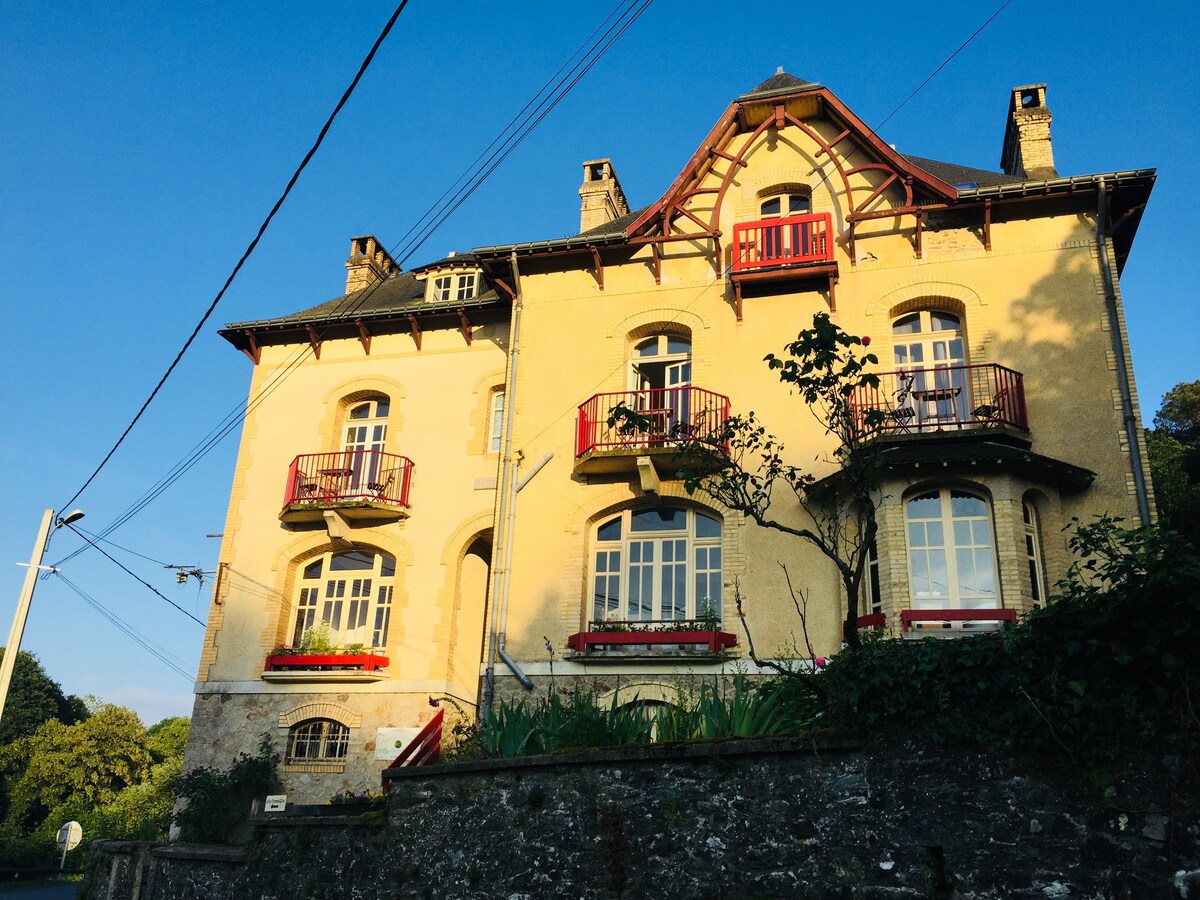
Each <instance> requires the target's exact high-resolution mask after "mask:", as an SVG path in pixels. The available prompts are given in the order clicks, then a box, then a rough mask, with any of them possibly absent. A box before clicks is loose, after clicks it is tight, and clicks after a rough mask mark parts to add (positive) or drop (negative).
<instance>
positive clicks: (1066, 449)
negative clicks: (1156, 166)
mask: <svg viewBox="0 0 1200 900" xmlns="http://www.w3.org/2000/svg"><path fill="white" fill-rule="evenodd" d="M1050 118H1051V117H1050V112H1049V110H1048V108H1047V106H1046V89H1045V86H1044V85H1029V86H1025V87H1019V88H1014V89H1013V90H1012V92H1011V94H1010V99H1009V108H1008V118H1007V130H1006V134H1005V137H1004V143H1003V147H1002V155H1001V169H1002V171H1000V172H990V171H982V170H978V169H970V168H965V167H962V166H959V165H953V164H950V163H945V162H935V161H933V160H927V159H918V158H915V157H911V156H905V155H902V154H900V153H897V152H896V151H895V150H894V149H893V148H891V147H890V146H889V145H888V144H886V143H884V142H883V141H882V140H881V139H880V138H879V137H878V136H877V135H875V134H874V133H873V132H872V131H871V130H870V129H869V128H868V127H867V126H866V125H865V124H863V122H862V121H861V120H860V119H859V118H858V117H857V116H855V114H854V113H853V112H852V111H850V110H849V109H848V108H846V107H845V106H844V105H843V104H842V103H841V101H839V100H838V98H837V97H836V96H835V95H834V94H833V93H832V92H831V91H830V90H829V89H827V88H825V87H822V86H820V85H818V84H813V83H809V82H805V81H802V80H800V79H797V78H794V77H792V76H790V75H787V74H784V73H782V72H780V73H778V74H776V75H775V76H773V77H772V78H770V79H769V80H768V81H766V82H764V83H763V84H761V85H759V86H758V87H757V88H755V89H754V90H753V91H751V92H750V93H748V94H745V95H744V96H741V97H739V98H737V99H736V100H735V101H734V102H733V103H731V104H730V105H729V107H728V109H727V110H726V111H725V113H724V114H723V115H722V116H721V118H720V120H719V121H718V122H717V123H716V124H715V125H714V126H713V129H712V131H711V132H710V133H709V134H708V135H707V136H706V137H704V139H703V140H702V142H701V143H700V145H699V148H698V149H697V150H696V152H695V154H694V155H693V156H692V157H691V159H689V160H688V161H687V162H686V165H684V166H683V168H682V171H681V172H680V174H679V176H678V178H676V179H675V181H674V182H673V183H672V184H671V185H670V186H669V187H667V189H666V191H665V192H664V193H663V195H662V196H661V198H659V199H658V200H657V201H656V202H655V203H653V204H652V205H650V206H647V207H645V208H642V209H638V210H631V208H630V206H629V203H628V202H627V200H626V198H625V195H624V192H623V191H622V189H621V185H620V182H619V181H618V178H617V174H616V171H615V169H614V167H613V164H612V162H611V161H610V160H608V159H597V160H592V161H589V162H586V163H584V166H583V182H582V186H581V188H580V195H581V198H582V204H581V207H582V210H581V222H580V233H579V234H577V235H576V236H574V237H570V238H565V239H555V240H546V241H536V242H530V243H519V244H501V245H496V246H490V247H479V248H476V249H474V250H473V251H472V252H470V253H465V254H460V255H453V256H450V257H448V258H446V259H442V260H438V261H436V262H432V263H430V264H428V265H425V266H421V267H419V268H415V269H412V270H410V271H400V269H399V267H398V266H397V265H396V263H395V262H394V261H393V260H392V258H391V257H390V256H389V254H388V253H387V251H386V250H385V249H384V247H383V246H382V245H381V243H380V242H379V241H378V240H377V239H376V238H375V237H373V236H361V237H354V238H352V239H351V249H350V257H349V260H348V261H347V262H346V269H347V280H346V293H345V296H343V297H339V298H337V299H334V300H331V301H329V302H327V303H323V304H320V305H318V306H314V307H312V308H311V309H307V310H305V311H303V312H298V313H295V314H293V315H288V316H283V317H280V318H273V319H266V320H262V321H252V322H241V323H237V324H233V325H230V326H228V327H227V328H226V329H225V330H223V331H222V332H221V333H222V335H223V336H224V337H225V338H226V339H227V340H228V341H229V342H230V343H231V344H233V346H234V347H236V348H238V349H239V350H241V351H243V352H244V353H245V354H246V356H248V357H249V358H250V359H251V360H252V362H253V375H252V379H251V387H250V397H251V401H250V404H249V411H248V413H247V415H246V418H245V425H244V428H243V432H242V438H241V446H240V450H239V454H238V461H237V468H236V471H235V474H234V480H233V487H232V492H231V497H230V503H229V513H228V520H227V522H226V524H225V529H224V543H223V545H222V549H221V557H220V574H219V579H218V583H217V586H216V589H215V591H214V597H213V602H212V607H211V610H210V613H209V620H208V630H207V634H206V637H205V643H204V649H203V655H202V659H201V664H200V671H199V677H198V681H197V686H196V704H195V712H194V718H193V726H192V732H191V738H190V742H189V746H188V757H187V764H188V766H189V767H194V766H199V765H220V766H224V765H227V764H228V763H229V761H231V760H232V759H233V758H234V757H235V756H236V754H237V753H239V752H243V751H244V752H251V753H252V752H254V751H255V750H256V749H257V748H258V746H259V744H260V742H261V741H262V739H263V736H264V735H265V736H266V737H267V739H268V740H269V742H270V744H271V746H272V747H273V748H274V749H275V751H276V752H277V753H278V754H279V755H280V757H281V760H282V770H283V777H284V781H285V785H286V789H287V791H288V794H289V797H291V798H292V799H295V800H299V801H301V802H314V801H321V800H324V799H326V798H328V797H329V796H330V795H331V794H333V793H334V792H335V791H337V790H339V789H342V788H351V789H356V790H357V789H362V788H366V787H370V786H372V785H374V784H376V783H377V781H378V778H379V773H380V771H381V770H382V769H383V768H385V767H386V766H387V765H388V763H389V761H390V760H391V759H392V758H393V757H395V755H396V753H397V749H396V748H397V746H398V744H400V745H403V744H404V743H405V742H406V741H407V740H408V739H410V738H411V737H412V735H413V734H414V733H415V732H416V730H417V729H418V728H419V727H420V726H421V725H422V724H423V723H424V722H426V721H427V720H428V719H429V717H430V715H431V714H432V713H433V710H432V709H431V707H430V704H429V698H430V697H434V698H439V697H450V698H453V699H454V700H455V701H456V702H457V703H458V704H459V705H460V706H461V707H462V708H464V709H466V710H468V711H471V710H474V709H476V708H477V707H478V705H479V704H481V703H486V702H491V701H492V699H493V698H496V697H505V696H511V695H513V694H522V693H525V692H526V691H530V690H532V691H542V690H544V688H545V686H546V682H547V680H548V679H549V678H551V677H554V678H557V679H560V680H561V679H566V680H569V681H585V682H587V683H590V684H592V685H594V686H595V687H596V688H597V690H599V691H601V692H602V693H606V692H612V691H617V692H618V694H619V696H618V700H620V701H624V700H625V699H626V698H628V699H633V698H635V697H637V698H639V699H641V700H643V701H644V700H655V701H668V702H669V701H670V699H671V690H672V687H671V682H672V679H673V678H675V679H677V678H678V677H679V676H680V675H684V674H688V673H695V674H702V675H712V674H722V673H726V674H727V673H731V672H733V671H735V670H736V669H737V668H739V667H740V668H746V667H747V666H748V665H749V662H748V658H747V655H746V653H747V647H746V640H745V635H744V632H743V630H742V627H741V624H740V623H739V622H738V620H737V617H736V615H735V611H734V609H733V605H734V590H735V585H736V590H737V592H738V594H739V596H740V597H741V598H742V600H743V603H744V609H745V616H746V623H747V624H748V626H749V627H750V628H751V629H752V633H753V637H754V641H755V645H756V649H757V651H758V653H759V655H762V656H771V657H774V658H777V659H778V658H789V659H793V660H795V661H796V663H797V664H801V665H804V664H810V663H811V659H810V658H809V657H810V655H826V654H832V653H836V652H837V651H838V649H839V647H840V642H841V639H842V623H843V618H844V616H845V610H844V602H843V601H842V591H841V585H840V582H839V580H838V576H837V573H836V571H835V570H834V568H833V566H832V565H830V564H829V563H828V561H826V560H824V559H823V558H822V557H821V556H820V555H819V554H817V553H816V552H815V551H814V550H813V549H812V548H811V547H808V546H807V545H805V544H803V543H801V542H799V541H797V540H796V539H795V538H793V537H790V536H788V535H786V534H782V533H780V532H778V531H773V530H769V529H765V528H761V527H759V526H757V525H755V524H754V523H753V522H752V521H750V520H748V519H747V518H745V517H743V516H742V515H740V514H737V513H735V512H733V511H731V510H729V509H725V508H721V507H720V506H719V505H718V504H714V503H713V502H711V501H709V500H707V499H706V498H705V496H704V495H702V494H701V493H695V494H691V495H689V494H688V493H687V492H686V491H685V490H684V489H683V484H682V482H681V481H680V480H679V478H678V476H677V473H676V471H675V468H676V467H675V465H674V464H673V463H672V457H673V445H672V440H671V437H670V435H672V434H673V433H677V428H678V427H679V426H681V425H682V426H684V427H697V426H704V427H712V426H715V425H717V424H719V423H720V422H721V421H723V420H724V418H725V417H727V416H728V415H730V414H740V413H745V412H747V411H749V410H751V409H752V410H753V411H754V412H755V414H756V415H757V417H758V418H759V419H760V420H761V421H762V422H763V423H764V424H765V425H766V426H767V427H768V428H769V429H770V430H771V431H772V432H774V433H775V434H776V435H777V436H778V437H779V438H780V439H781V440H782V441H783V442H784V444H785V445H786V447H787V453H788V454H789V456H791V457H793V458H794V460H795V461H796V462H797V463H803V464H805V465H809V466H812V467H813V468H812V471H813V472H814V474H815V475H817V476H818V477H820V476H823V475H827V474H830V471H831V468H832V463H830V462H828V461H827V460H828V459H829V454H830V450H831V449H832V448H831V446H830V444H829V440H830V439H829V437H828V436H827V434H826V433H825V431H824V429H823V428H821V427H820V426H819V425H818V423H817V422H816V420H815V419H814V418H813V417H812V416H810V415H808V414H807V412H806V410H805V409H804V407H803V404H802V402H801V401H800V400H799V399H798V398H797V397H796V396H794V395H793V394H791V393H789V391H788V389H787V387H786V386H785V385H783V384H781V383H780V382H779V380H778V377H777V374H776V373H774V372H772V371H771V370H770V369H768V367H767V366H766V365H765V364H764V363H763V358H764V356H766V355H767V354H769V353H780V352H781V351H782V348H783V346H784V345H785V344H786V343H788V342H789V341H790V340H793V339H794V338H795V336H796V334H797V332H798V331H799V330H800V329H802V328H805V327H807V326H810V325H811V324H812V321H813V316H814V314H815V313H818V312H825V313H828V314H829V315H830V316H831V317H832V319H833V321H835V322H836V323H837V324H838V325H839V326H840V327H841V328H842V329H844V330H845V331H847V332H849V333H850V334H854V335H866V336H869V337H870V338H871V339H872V343H871V350H872V351H873V352H875V353H876V355H877V356H878V357H879V360H880V365H879V373H878V374H879V377H880V385H879V388H878V389H877V390H876V391H875V392H873V394H872V396H871V397H869V398H867V399H866V400H865V401H863V402H864V403H866V404H867V405H869V406H874V407H875V408H878V409H880V410H881V411H884V412H886V419H885V421H886V426H885V427H883V428H882V429H881V430H880V433H879V434H878V435H877V437H876V438H875V444H874V446H876V447H877V448H878V451H879V454H880V458H881V459H882V460H883V468H882V472H883V476H882V477H883V483H882V485H881V489H880V492H879V501H878V507H877V510H876V522H877V524H878V537H877V540H876V542H875V547H874V550H873V552H872V553H871V555H870V558H869V561H868V568H867V577H866V580H865V587H864V594H863V598H862V611H861V615H862V620H861V622H860V625H862V626H864V627H868V628H873V629H878V630H881V631H883V633H884V634H886V635H888V636H891V637H895V638H903V637H904V636H905V635H913V634H915V633H919V634H921V635H929V634H937V635H942V636H954V635H961V634H964V633H970V631H971V630H972V629H979V628H991V627H999V626H1000V625H1002V624H1003V623H1004V622H1005V621H1007V620H1011V619H1013V618H1015V617H1017V616H1019V615H1020V614H1021V613H1023V612H1025V611H1028V610H1030V609H1031V608H1033V607H1034V606H1036V605H1038V604H1041V603H1044V602H1046V599H1047V592H1048V589H1049V586H1050V585H1052V584H1054V582H1055V581H1056V580H1058V579H1059V578H1061V577H1062V576H1063V574H1064V573H1065V571H1066V569H1067V566H1068V565H1069V563H1070V559H1069V555H1068V551H1067V547H1066V541H1065V536H1064V534H1063V526H1064V525H1065V524H1066V523H1068V522H1069V521H1070V519H1071V518H1072V517H1074V516H1079V517H1084V518H1086V517H1090V516H1091V515H1093V514H1098V513H1110V514H1113V515H1116V516H1120V517H1123V518H1125V519H1127V520H1130V521H1133V522H1141V521H1147V520H1149V519H1150V518H1151V517H1152V515H1153V512H1152V510H1153V497H1152V496H1151V495H1150V486H1149V476H1148V470H1147V466H1146V458H1145V448H1144V447H1143V445H1142V442H1141V441H1142V438H1141V429H1140V422H1141V413H1140V410H1139V408H1138V399H1137V393H1136V389H1135V385H1134V379H1133V371H1132V367H1131V363H1130V358H1129V349H1128V345H1127V343H1126V339H1125V323H1124V318H1123V313H1122V300H1121V291H1120V283H1119V275H1120V272H1121V269H1122V267H1123V265H1124V262H1125V259H1126V257H1127V255H1128V253H1129V250H1130V247H1131V245H1132V242H1133V237H1134V234H1135V232H1136V230H1137V226H1138V222H1139V219H1140V217H1141V214H1142V210H1143V209H1144V207H1145V204H1146V202H1147V200H1148V197H1149V194H1150V190H1151V188H1152V186H1153V183H1154V172H1153V170H1136V171H1121V172H1112V173H1104V174H1097V175H1082V176H1060V175H1059V174H1058V172H1057V170H1056V168H1055V164H1054V159H1053V156H1052V152H1051V142H1050ZM619 403H624V404H625V405H626V406H628V407H630V408H633V409H636V410H638V411H639V412H640V414H641V415H643V416H644V417H646V419H647V420H648V421H650V422H651V427H650V428H649V429H648V430H644V429H643V430H638V431H636V432H632V433H631V432H630V431H629V430H628V429H622V428H620V427H617V426H615V425H614V424H610V421H609V418H610V417H609V411H610V410H611V409H612V408H614V407H615V406H617V404H619ZM814 460H815V462H812V461H814ZM773 514H774V515H776V516H778V517H781V518H783V519H784V520H788V521H795V522H801V521H802V513H801V510H800V508H799V507H798V506H796V505H795V503H794V501H792V506H788V503H787V500H786V499H784V498H778V499H777V501H776V505H775V507H774V509H773ZM785 566H786V573H785V570H784V567H785ZM789 577H790V579H791V581H792V583H793V585H794V586H795V587H796V588H798V589H799V590H801V591H802V592H803V593H804V595H805V596H806V597H807V600H808V632H809V634H808V636H809V638H810V640H811V645H812V649H811V654H810V651H809V649H808V648H807V647H806V645H805V643H804V641H803V640H801V639H799V638H798V634H797V632H798V628H799V623H798V621H797V617H796V612H795V608H794V606H793V600H792V595H791V594H790V593H789V589H788V585H787V579H788V578H789ZM614 629H625V630H614ZM799 648H804V649H799ZM751 668H752V666H751Z"/></svg>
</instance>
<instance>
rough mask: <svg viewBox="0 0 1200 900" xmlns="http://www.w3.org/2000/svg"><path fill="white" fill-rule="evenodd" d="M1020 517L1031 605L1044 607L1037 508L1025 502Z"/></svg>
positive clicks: (1044, 585)
mask: <svg viewBox="0 0 1200 900" xmlns="http://www.w3.org/2000/svg"><path fill="white" fill-rule="evenodd" d="M1021 516H1022V518H1023V519H1024V522H1025V559H1026V561H1027V562H1028V563H1029V584H1030V586H1031V588H1032V590H1033V605H1034V606H1045V605H1046V596H1047V591H1046V568H1045V565H1044V563H1043V562H1042V559H1043V557H1042V534H1041V523H1040V522H1039V521H1038V514H1037V508H1036V507H1034V505H1033V504H1032V503H1030V502H1029V501H1028V500H1026V501H1025V502H1024V503H1022V504H1021Z"/></svg>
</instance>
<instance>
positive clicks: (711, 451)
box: [609, 313, 884, 648]
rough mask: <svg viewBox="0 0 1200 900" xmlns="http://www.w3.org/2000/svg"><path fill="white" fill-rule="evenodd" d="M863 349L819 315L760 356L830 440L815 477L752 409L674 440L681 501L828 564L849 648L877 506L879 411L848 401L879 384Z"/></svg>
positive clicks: (622, 419) (626, 418)
mask: <svg viewBox="0 0 1200 900" xmlns="http://www.w3.org/2000/svg"><path fill="white" fill-rule="evenodd" d="M869 343H870V339H869V338H860V337H856V336H855V335H852V334H848V333H846V332H845V331H843V330H842V329H841V328H839V327H838V326H837V325H836V324H835V323H834V322H833V320H832V319H830V318H829V316H828V315H827V314H826V313H817V314H816V315H814V316H813V322H812V327H811V328H806V329H804V330H803V331H801V332H800V333H799V335H797V337H796V340H794V341H792V342H791V343H789V344H788V345H787V346H786V347H785V348H784V351H785V353H786V355H785V356H776V355H775V354H773V353H772V354H768V355H767V356H766V357H765V358H764V362H766V364H767V366H768V367H769V368H771V369H772V370H774V371H776V373H777V374H778V376H779V380H780V381H781V382H783V383H784V384H786V385H790V386H791V387H792V388H793V389H795V391H796V393H797V394H798V396H799V398H800V400H802V401H803V403H804V406H805V408H806V409H807V410H808V411H809V412H810V413H811V414H812V415H813V416H814V417H815V418H816V420H817V422H818V423H819V424H820V425H821V427H822V428H823V429H824V431H825V433H826V434H827V435H829V436H831V437H832V438H833V450H832V452H831V454H830V456H831V458H830V459H829V460H828V462H830V463H832V464H833V465H832V469H833V471H832V473H830V474H827V475H825V476H824V477H822V478H820V479H818V478H817V476H816V475H815V474H814V473H813V472H811V471H809V470H807V469H805V468H803V467H801V466H797V465H794V464H793V463H792V462H791V461H790V458H789V456H788V454H787V453H786V448H785V446H784V444H783V442H782V441H781V440H779V438H777V437H775V436H774V435H773V434H771V433H770V432H769V431H768V430H767V428H766V426H764V425H763V424H761V423H760V422H759V420H758V418H757V417H756V416H755V414H754V412H753V411H751V412H749V413H747V414H745V415H741V416H731V417H730V418H729V419H727V420H726V421H725V422H723V423H722V424H721V426H720V427H719V428H717V429H716V430H715V431H711V432H706V433H696V432H695V431H694V430H693V429H692V428H691V427H690V425H689V424H688V423H683V424H682V425H681V426H679V427H677V428H676V429H675V432H674V434H673V437H674V439H675V441H676V444H677V447H678V450H679V453H680V456H681V460H682V462H681V465H680V469H681V472H680V474H681V475H682V477H683V479H684V486H685V488H686V489H687V491H688V493H696V492H697V491H698V492H700V493H703V494H706V495H708V496H709V497H711V498H712V499H714V500H716V501H717V502H719V503H721V504H724V505H725V506H726V507H727V508H729V509H733V510H736V511H738V512H740V513H742V514H744V515H746V516H748V517H749V518H750V519H752V520H753V521H754V522H755V523H757V524H758V525H760V526H761V527H763V528H770V529H774V530H776V531H780V532H783V533H785V534H790V535H792V536H793V537H796V538H798V539H800V540H801V541H805V542H807V543H808V544H810V545H811V546H813V547H815V548H816V549H817V550H818V551H819V552H820V553H821V554H822V555H824V556H825V557H826V558H827V559H828V560H829V561H830V562H831V563H832V564H833V565H834V567H835V568H836V569H837V572H838V576H839V578H840V580H841V583H842V590H843V598H844V601H845V609H846V617H845V625H844V628H843V633H844V638H845V640H846V642H847V644H848V645H849V646H850V647H853V648H856V647H858V645H859V635H858V603H859V598H860V596H861V588H862V581H863V574H864V571H865V569H866V562H867V554H868V552H869V548H870V546H871V544H872V543H873V541H874V539H875V531H876V525H875V508H876V506H877V505H878V501H879V459H878V456H877V455H876V454H874V453H872V452H871V448H870V446H869V439H870V438H871V436H872V433H873V432H874V431H875V430H876V429H877V428H878V427H879V426H880V425H882V424H883V418H884V414H883V413H882V412H881V411H880V410H877V409H862V408H860V407H857V406H856V405H855V403H854V396H855V394H856V393H857V392H858V391H859V390H861V389H863V388H877V387H878V386H879V378H878V376H876V375H874V374H872V373H871V372H870V371H869V369H870V367H872V366H874V365H876V364H877V363H878V362H879V360H878V359H877V358H876V357H875V355H874V354H872V353H862V354H861V355H860V354H859V348H861V347H866V346H867V345H868V344H869ZM614 423H620V427H621V428H622V429H623V430H629V431H635V430H636V431H646V430H649V427H650V423H649V421H648V420H647V419H646V418H645V417H643V416H641V415H640V414H639V413H638V412H637V411H635V410H631V409H629V408H627V407H625V406H624V405H619V406H617V407H616V408H614V409H613V410H611V411H610V419H609V424H610V425H612V424H614ZM780 490H782V491H787V492H788V493H789V494H790V495H791V496H793V497H794V498H795V499H796V500H797V501H798V502H799V504H800V506H801V508H802V509H803V511H804V513H805V514H806V515H805V519H804V520H794V519H792V518H791V517H789V516H787V514H786V513H783V514H779V513H778V512H777V511H776V510H775V509H773V506H774V502H775V495H776V492H777V491H780Z"/></svg>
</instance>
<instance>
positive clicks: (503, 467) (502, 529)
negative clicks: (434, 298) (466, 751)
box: [479, 251, 533, 720]
mask: <svg viewBox="0 0 1200 900" xmlns="http://www.w3.org/2000/svg"><path fill="white" fill-rule="evenodd" d="M511 260H512V272H513V290H514V291H515V292H516V293H515V295H514V297H513V312H512V324H511V327H510V329H509V334H510V335H511V339H510V342H509V351H508V377H507V379H506V380H505V386H504V387H505V396H504V452H503V457H502V462H501V463H500V485H499V488H500V489H499V490H498V491H497V504H498V506H497V510H496V524H497V526H499V527H497V528H496V529H495V531H494V535H495V537H496V538H497V540H496V541H494V542H493V547H492V560H493V563H495V562H496V561H499V560H501V559H503V560H504V563H503V565H500V566H495V565H494V566H493V569H494V571H495V574H494V575H493V576H492V590H491V592H490V604H489V605H490V606H491V622H490V624H489V625H488V649H487V669H486V670H485V672H484V676H483V702H481V703H480V705H479V712H480V718H481V719H484V720H486V719H487V718H488V717H489V716H490V715H491V711H492V698H493V697H494V696H495V691H496V656H497V655H499V657H500V659H501V660H503V662H504V664H505V665H506V666H508V668H509V669H510V670H511V671H512V673H513V675H515V676H516V678H517V681H519V682H520V683H521V686H522V687H524V688H525V689H526V690H533V682H531V681H530V680H529V676H527V675H526V674H525V673H524V672H522V671H521V667H520V666H518V665H517V664H516V662H515V661H514V660H513V658H512V657H511V656H509V655H508V653H507V652H506V651H505V649H504V637H505V636H504V623H505V619H506V618H507V615H508V581H509V579H508V569H509V567H510V566H511V564H512V531H513V528H514V526H515V522H516V516H515V511H514V506H515V505H516V500H517V464H518V459H517V458H515V457H514V456H513V449H512V429H513V417H514V411H515V410H516V408H517V365H518V363H519V362H520V359H521V313H522V311H523V309H524V304H525V298H524V294H523V292H522V291H521V273H520V271H519V269H518V268H517V254H516V252H515V251H513V253H512V256H511ZM502 551H503V553H502ZM497 599H500V601H501V602H500V604H499V605H498V604H497V602H496V601H497ZM501 608H502V611H501Z"/></svg>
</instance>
